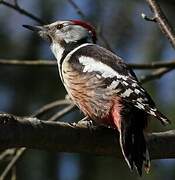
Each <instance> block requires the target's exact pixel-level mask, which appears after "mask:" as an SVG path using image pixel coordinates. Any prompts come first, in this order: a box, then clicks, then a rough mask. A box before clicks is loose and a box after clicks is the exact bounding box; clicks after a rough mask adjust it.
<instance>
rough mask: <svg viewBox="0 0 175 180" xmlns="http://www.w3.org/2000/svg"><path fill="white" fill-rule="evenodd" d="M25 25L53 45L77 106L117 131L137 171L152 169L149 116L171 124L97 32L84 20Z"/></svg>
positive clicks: (62, 77) (127, 155) (61, 73)
mask: <svg viewBox="0 0 175 180" xmlns="http://www.w3.org/2000/svg"><path fill="white" fill-rule="evenodd" d="M24 27H26V28H28V29H30V30H33V31H36V32H37V33H38V34H39V35H40V36H41V37H42V38H44V39H46V40H48V41H49V42H50V44H51V50H52V52H53V54H54V55H55V57H56V59H57V62H58V68H59V74H60V77H61V80H62V82H63V84H64V86H65V88H66V90H67V92H68V94H69V96H70V97H71V98H72V100H73V101H74V103H75V104H76V105H77V106H78V107H79V108H80V110H81V111H83V113H84V114H85V115H86V116H88V117H89V118H90V119H91V120H93V121H95V122H96V123H97V124H100V125H104V126H107V127H111V128H114V129H117V130H118V131H119V134H120V136H119V141H120V146H121V150H122V153H123V156H124V158H125V160H126V162H127V164H128V166H129V167H130V169H131V170H133V167H134V166H135V167H136V169H137V171H138V173H139V174H140V175H141V174H142V166H143V165H144V167H145V170H149V167H150V159H149V153H148V149H147V145H146V141H145V137H144V133H143V131H144V129H145V127H146V126H147V117H148V115H151V116H154V117H156V118H157V119H158V120H160V121H161V122H162V123H163V124H167V123H169V120H168V119H167V118H166V116H164V115H163V114H162V113H161V112H160V111H158V109H157V108H156V106H155V103H154V102H153V100H152V99H151V97H150V95H149V94H148V93H147V92H146V91H145V89H144V88H143V87H142V86H141V84H140V83H139V81H138V80H137V78H136V76H135V74H134V72H133V71H132V69H131V68H129V67H128V65H127V64H126V63H125V62H124V61H123V60H122V59H121V58H120V57H119V56H117V55H115V54H113V53H112V52H110V51H108V50H107V49H105V48H103V47H100V46H98V45H96V44H95V43H96V33H95V29H94V28H93V27H92V26H91V25H90V24H89V23H87V22H84V21H80V20H70V21H56V22H54V23H52V24H49V25H44V26H29V25H24Z"/></svg>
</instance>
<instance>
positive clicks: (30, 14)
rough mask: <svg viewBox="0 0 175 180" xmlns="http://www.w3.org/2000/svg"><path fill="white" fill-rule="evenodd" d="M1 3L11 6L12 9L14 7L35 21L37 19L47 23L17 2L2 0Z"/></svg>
mask: <svg viewBox="0 0 175 180" xmlns="http://www.w3.org/2000/svg"><path fill="white" fill-rule="evenodd" d="M0 4H3V5H5V6H7V7H9V8H11V9H14V10H15V11H17V12H19V13H20V14H23V15H25V16H27V17H29V18H31V19H33V20H35V21H37V22H38V23H40V24H45V22H44V21H43V20H42V19H40V18H39V17H37V16H35V15H33V14H32V13H30V12H28V11H27V10H25V9H23V8H21V7H20V6H19V4H16V3H14V4H11V3H9V2H6V1H4V0H1V1H0Z"/></svg>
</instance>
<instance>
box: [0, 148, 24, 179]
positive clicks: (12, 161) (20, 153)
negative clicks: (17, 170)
mask: <svg viewBox="0 0 175 180" xmlns="http://www.w3.org/2000/svg"><path fill="white" fill-rule="evenodd" d="M25 150H26V148H20V150H18V151H17V153H16V155H15V156H14V158H13V159H12V160H11V161H10V162H9V164H8V165H7V166H6V168H5V170H4V171H3V173H2V174H1V176H0V180H4V179H5V178H6V176H7V174H8V173H9V172H10V170H11V169H12V168H13V167H14V165H15V164H16V162H17V161H18V160H19V158H20V157H22V154H24V152H25Z"/></svg>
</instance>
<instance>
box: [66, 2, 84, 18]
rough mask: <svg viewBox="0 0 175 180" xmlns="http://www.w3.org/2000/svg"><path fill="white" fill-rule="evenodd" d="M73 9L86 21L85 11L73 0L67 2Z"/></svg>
mask: <svg viewBox="0 0 175 180" xmlns="http://www.w3.org/2000/svg"><path fill="white" fill-rule="evenodd" d="M67 1H68V2H69V3H70V4H71V5H72V7H73V8H74V9H75V10H76V12H77V14H78V15H79V16H80V17H81V18H82V19H86V16H85V14H84V13H83V11H82V10H81V9H80V7H79V6H78V5H77V4H76V3H75V2H74V1H72V0H67Z"/></svg>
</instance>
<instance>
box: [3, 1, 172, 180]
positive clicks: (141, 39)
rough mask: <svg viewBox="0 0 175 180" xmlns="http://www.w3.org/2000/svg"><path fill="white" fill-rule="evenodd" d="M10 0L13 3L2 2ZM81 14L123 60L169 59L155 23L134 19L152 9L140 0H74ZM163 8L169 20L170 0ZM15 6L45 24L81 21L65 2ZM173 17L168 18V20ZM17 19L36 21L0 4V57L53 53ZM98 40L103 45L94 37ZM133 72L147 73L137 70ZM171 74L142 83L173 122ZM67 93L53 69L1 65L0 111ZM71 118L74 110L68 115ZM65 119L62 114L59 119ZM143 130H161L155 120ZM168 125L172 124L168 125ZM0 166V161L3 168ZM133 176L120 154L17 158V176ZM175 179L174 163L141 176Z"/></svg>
mask: <svg viewBox="0 0 175 180" xmlns="http://www.w3.org/2000/svg"><path fill="white" fill-rule="evenodd" d="M8 2H12V1H8ZM75 2H76V3H77V4H78V6H79V7H80V8H81V10H82V11H83V13H84V14H85V15H86V18H87V19H88V20H89V21H90V22H92V23H93V24H94V25H95V27H97V29H99V27H101V28H102V31H103V35H104V36H105V37H106V39H107V40H108V42H109V44H110V45H111V47H112V49H113V50H114V52H115V53H117V54H118V55H120V56H121V57H123V58H124V59H125V60H126V61H127V62H129V63H130V62H132V63H136V62H137V63H146V62H152V61H168V60H172V59H173V58H174V56H175V52H174V50H173V49H172V47H171V45H170V43H169V42H168V41H167V39H166V38H165V37H164V35H162V33H161V32H160V29H159V28H158V26H157V24H156V23H153V22H147V21H145V20H143V19H142V18H141V13H142V12H144V13H146V14H147V15H150V16H151V15H152V13H151V12H150V10H149V8H148V5H147V4H146V2H145V1H144V0H132V1H131V0H122V1H121V0H110V1H109V0H108V1H101V0H76V1H75ZM159 2H161V7H162V8H163V10H164V12H165V14H166V15H167V17H168V19H169V20H170V22H171V24H172V25H173V26H174V25H175V21H174V17H175V12H174V10H175V2H174V1H171V0H169V1H166V2H164V3H162V2H163V1H159ZM19 4H20V6H21V7H23V8H25V9H27V10H28V11H30V12H31V13H33V14H35V15H37V16H38V17H40V18H41V19H43V20H44V21H46V22H49V23H51V22H54V21H56V20H65V19H80V16H79V15H78V14H77V12H76V11H75V9H74V8H73V7H72V6H71V5H70V3H69V2H68V1H66V0H65V1H64V0H50V1H47V0H37V1H36V0H31V1H24V0H19ZM173 23H174V24H173ZM22 24H32V25H34V24H37V22H36V21H33V20H31V19H30V18H28V17H26V16H23V15H21V14H19V13H18V12H16V11H14V10H12V9H9V8H7V7H5V6H4V5H1V4H0V58H1V59H7V60H8V59H9V60H10V59H19V60H36V59H54V57H53V55H52V53H51V51H50V49H49V45H48V44H47V43H45V42H43V41H42V40H41V39H40V38H39V37H37V36H36V35H34V34H33V33H31V32H30V31H28V30H26V29H24V28H23V27H22ZM99 44H101V45H102V46H104V44H103V43H102V42H101V41H99ZM136 73H137V75H138V77H141V76H143V75H145V74H148V73H149V71H136ZM174 77H175V72H174V71H171V72H170V73H168V74H166V75H165V76H163V77H162V78H161V79H159V80H155V81H151V82H149V83H146V84H144V87H145V88H146V89H147V90H148V92H149V93H150V94H151V96H152V97H153V99H154V100H155V101H156V104H157V105H158V106H159V107H160V109H161V110H162V111H163V112H164V113H165V114H167V116H168V117H170V119H171V120H172V122H173V119H174V117H175V111H174V109H175V102H174V99H175V98H174V92H175V81H174ZM65 94H66V92H65V89H64V87H63V86H62V84H61V82H60V79H59V77H58V72H57V68H54V67H19V66H18V67H15V66H4V65H3V66H2V65H0V111H4V112H8V113H13V114H15V115H20V116H22V115H30V114H32V113H33V112H34V111H35V110H37V109H39V108H40V107H41V106H43V105H44V104H47V103H49V102H52V101H54V100H57V99H62V98H64V96H65ZM67 117H68V119H69V120H72V121H77V120H78V117H77V116H76V114H74V116H72V114H70V115H69V116H67ZM64 120H66V118H65V119H64ZM150 126H151V127H149V130H150V131H160V130H166V129H165V128H164V127H162V126H161V125H160V124H159V122H158V121H156V122H152V123H151V125H150ZM168 128H174V124H173V123H172V125H171V126H169V127H168ZM4 166H5V164H4V163H3V164H2V163H1V164H0V168H1V171H2V170H3V168H4ZM124 178H125V179H131V180H132V179H133V180H134V179H139V177H138V176H137V175H136V174H135V173H130V171H129V169H128V167H127V164H126V163H125V161H124V159H121V160H119V159H116V158H114V157H103V156H93V155H87V154H68V153H51V152H46V151H37V150H29V151H27V152H26V153H25V155H24V156H23V157H22V158H21V159H20V161H19V162H18V163H17V180H51V179H55V180H56V179H57V180H59V179H60V180H106V179H108V180H113V179H124ZM165 178H166V179H167V180H171V179H172V180H173V179H175V161H174V160H159V161H158V160H157V161H152V168H151V172H150V174H148V175H145V174H144V175H143V178H142V179H143V180H148V179H149V180H153V179H162V180H164V179H165Z"/></svg>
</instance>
